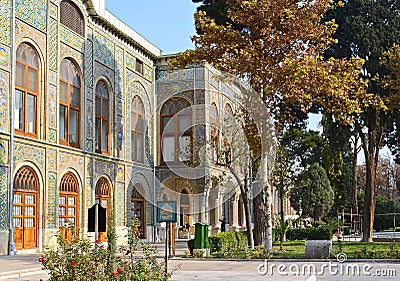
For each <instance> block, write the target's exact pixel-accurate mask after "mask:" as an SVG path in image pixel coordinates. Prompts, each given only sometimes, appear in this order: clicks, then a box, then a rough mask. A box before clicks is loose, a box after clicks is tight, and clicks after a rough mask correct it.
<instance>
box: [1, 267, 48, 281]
mask: <svg viewBox="0 0 400 281" xmlns="http://www.w3.org/2000/svg"><path fill="white" fill-rule="evenodd" d="M44 272H46V270H44V269H39V268H37V267H36V268H30V269H21V270H15V271H7V272H0V280H5V279H10V278H19V277H25V276H30V275H36V274H40V273H44Z"/></svg>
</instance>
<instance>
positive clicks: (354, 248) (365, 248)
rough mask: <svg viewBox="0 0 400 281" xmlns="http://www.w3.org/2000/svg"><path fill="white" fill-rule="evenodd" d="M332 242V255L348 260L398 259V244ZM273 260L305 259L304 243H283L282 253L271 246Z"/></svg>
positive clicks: (399, 248)
mask: <svg viewBox="0 0 400 281" xmlns="http://www.w3.org/2000/svg"><path fill="white" fill-rule="evenodd" d="M341 247H342V251H340V243H339V242H337V241H334V242H333V247H332V251H333V255H334V256H336V255H337V254H338V253H340V252H343V253H345V254H346V255H347V258H349V259H363V258H367V259H375V258H376V259H389V258H390V259H400V244H399V243H391V242H371V243H366V242H348V241H344V242H341ZM273 251H274V253H273V258H283V259H290V258H298V259H302V258H304V257H305V246H304V241H288V242H284V243H283V252H280V251H279V243H274V245H273Z"/></svg>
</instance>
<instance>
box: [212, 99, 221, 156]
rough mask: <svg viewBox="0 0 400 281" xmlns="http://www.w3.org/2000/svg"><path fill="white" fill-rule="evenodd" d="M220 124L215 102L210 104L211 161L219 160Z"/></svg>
mask: <svg viewBox="0 0 400 281" xmlns="http://www.w3.org/2000/svg"><path fill="white" fill-rule="evenodd" d="M218 127H219V124H218V109H217V105H216V104H215V103H214V102H213V103H212V104H211V106H210V141H211V163H216V162H218V153H219V129H218Z"/></svg>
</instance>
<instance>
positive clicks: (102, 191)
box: [95, 177, 111, 241]
mask: <svg viewBox="0 0 400 281" xmlns="http://www.w3.org/2000/svg"><path fill="white" fill-rule="evenodd" d="M110 190H111V189H110V184H109V183H108V181H107V180H106V179H105V178H103V177H102V178H100V179H99V180H98V181H97V184H96V188H95V200H96V203H98V204H100V205H101V206H102V207H103V208H104V209H106V225H108V218H109V217H110V215H111V214H110V210H111V200H110V198H111V196H110V195H111V192H110ZM99 240H100V241H106V240H107V234H106V232H100V233H99Z"/></svg>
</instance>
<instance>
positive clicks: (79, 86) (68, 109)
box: [59, 59, 82, 148]
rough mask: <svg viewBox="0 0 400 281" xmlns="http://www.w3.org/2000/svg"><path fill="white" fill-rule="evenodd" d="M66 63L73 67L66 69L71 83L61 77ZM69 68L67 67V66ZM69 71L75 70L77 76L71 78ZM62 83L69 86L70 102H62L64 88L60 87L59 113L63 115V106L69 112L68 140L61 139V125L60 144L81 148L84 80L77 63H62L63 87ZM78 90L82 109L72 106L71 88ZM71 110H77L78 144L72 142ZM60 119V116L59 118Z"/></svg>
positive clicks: (66, 128)
mask: <svg viewBox="0 0 400 281" xmlns="http://www.w3.org/2000/svg"><path fill="white" fill-rule="evenodd" d="M64 62H68V63H69V64H70V65H71V66H72V67H71V68H69V69H66V70H65V71H67V73H68V76H69V81H66V80H64V79H63V77H62V75H61V73H63V72H62V71H63V70H62V67H63V63H64ZM66 67H67V66H66ZM68 70H70V71H73V70H75V74H76V76H73V77H72V76H71V72H70V71H68ZM74 78H77V79H79V81H80V85H75V84H73V81H74ZM61 83H66V84H67V95H68V98H67V99H68V101H67V102H64V101H62V100H61V96H62V94H61V90H62V87H61V86H60V102H59V112H60V113H61V106H65V107H66V108H67V112H66V113H65V131H64V133H65V135H66V139H61V138H60V136H61V134H60V129H61V126H60V124H59V142H60V144H63V145H68V146H71V147H75V148H79V147H80V140H81V135H80V130H81V107H82V80H81V75H80V72H79V70H78V68H77V66H76V65H75V63H74V62H73V61H72V60H70V59H64V60H63V61H62V62H61V65H60V85H61ZM73 87H74V88H76V89H79V105H80V107H79V108H78V107H76V106H74V105H73V104H72V98H71V88H73ZM71 110H75V111H76V112H77V115H78V116H77V124H76V132H77V133H76V134H77V142H76V144H75V143H71V142H70V120H71ZM59 117H60V116H59ZM59 121H60V120H59Z"/></svg>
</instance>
